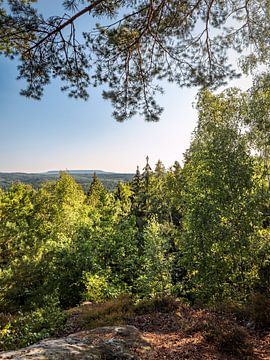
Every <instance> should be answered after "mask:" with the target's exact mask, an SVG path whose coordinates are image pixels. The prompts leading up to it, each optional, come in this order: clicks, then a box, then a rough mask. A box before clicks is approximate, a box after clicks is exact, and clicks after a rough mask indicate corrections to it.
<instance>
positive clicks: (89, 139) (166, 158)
mask: <svg viewBox="0 0 270 360" xmlns="http://www.w3.org/2000/svg"><path fill="white" fill-rule="evenodd" d="M39 3H40V6H41V7H42V8H43V9H44V10H45V11H46V12H49V11H51V10H55V9H52V8H49V7H48V2H47V5H45V3H46V1H45V0H40V1H39ZM83 21H87V16H86V19H84V20H83ZM16 76H17V71H16V63H15V62H11V61H10V60H7V59H4V58H0V106H1V116H0V171H22V172H40V171H46V170H52V169H102V170H108V171H116V172H117V171H118V172H134V171H135V169H136V166H137V165H140V167H143V166H144V164H145V157H146V155H148V156H149V157H150V162H151V164H154V163H156V162H157V160H158V159H161V160H162V161H163V162H164V164H165V165H166V167H168V166H170V165H172V164H173V162H174V161H175V160H181V159H182V153H183V152H184V151H185V149H186V148H188V145H189V142H190V138H191V133H192V131H193V129H194V127H195V124H196V118H197V114H196V110H195V109H194V108H193V107H192V103H193V102H194V100H195V96H196V89H179V88H178V87H176V86H174V85H167V84H165V95H163V96H161V97H159V100H160V103H161V105H162V106H163V107H164V108H165V110H164V112H163V115H162V118H161V120H160V122H158V123H146V122H144V120H143V119H141V118H139V117H135V118H133V119H132V120H129V121H126V122H124V123H117V122H116V121H115V120H114V119H113V118H112V117H111V112H112V108H111V105H110V103H109V102H107V101H105V100H103V99H102V96H101V91H100V90H97V89H93V90H90V99H89V100H88V101H87V102H84V101H82V100H73V99H70V98H68V97H67V95H66V94H65V93H61V91H60V90H59V84H57V83H52V84H51V85H49V86H48V87H47V89H46V91H45V95H44V97H43V98H42V100H41V101H34V100H29V99H26V98H24V97H22V96H20V95H19V91H20V89H21V88H22V87H23V83H22V82H20V81H18V80H16ZM248 83H249V82H248V81H247V80H246V79H240V80H237V81H235V82H234V83H233V84H232V85H239V86H241V87H244V88H245V87H247V85H248Z"/></svg>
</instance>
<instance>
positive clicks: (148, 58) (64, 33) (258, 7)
mask: <svg viewBox="0 0 270 360" xmlns="http://www.w3.org/2000/svg"><path fill="white" fill-rule="evenodd" d="M32 3H35V1H32V0H1V2H0V51H1V52H2V54H4V55H6V56H9V57H14V56H15V57H18V58H19V60H20V65H19V77H20V78H23V79H25V80H26V81H27V87H26V88H25V89H24V90H22V92H21V93H22V94H23V95H25V96H28V97H32V98H35V99H40V98H41V97H42V95H43V91H44V87H45V86H46V85H48V84H49V83H50V81H51V79H52V78H59V79H60V80H61V81H62V82H63V86H62V90H64V91H68V93H69V96H72V97H75V98H78V97H79V98H83V99H87V97H88V91H89V88H91V87H96V86H102V87H103V89H104V88H105V90H104V93H103V95H104V98H106V99H109V100H110V101H111V102H112V104H113V107H114V112H113V115H114V117H115V118H116V119H117V120H118V121H123V120H125V119H127V118H130V117H132V116H133V115H135V114H136V113H138V112H139V113H140V114H141V115H143V116H144V118H145V119H146V120H147V121H157V120H158V119H159V117H160V114H161V112H162V108H161V106H160V105H159V104H158V103H157V101H156V94H157V93H159V92H162V88H161V87H160V80H163V79H166V80H168V81H169V82H174V83H176V84H178V85H179V86H194V85H195V86H200V87H207V86H213V87H217V86H219V85H222V84H224V83H225V82H226V79H230V78H233V77H235V76H238V75H239V74H238V73H237V72H236V71H235V69H234V68H233V66H232V65H231V64H230V62H229V60H228V51H229V50H230V49H234V50H235V51H236V52H238V53H239V54H241V52H242V51H243V50H244V51H245V55H242V56H241V63H242V67H243V69H244V71H246V72H249V71H251V70H253V69H254V67H256V66H257V65H258V64H262V63H263V64H264V65H266V67H267V66H268V65H269V61H268V59H269V26H268V24H269V14H270V11H269V2H268V1H267V0H249V1H246V0H237V1H236V0H230V1H223V0H212V1H204V0H196V1H190V0H188V1H184V2H183V1H178V0H140V1H130V0H129V1H127V0H120V1H112V0H95V1H94V0H93V1H92V0H64V1H62V5H63V14H64V15H62V16H59V15H55V16H51V17H49V18H45V17H44V16H43V15H42V14H40V13H39V12H38V11H37V10H36V6H34V5H33V4H32ZM37 3H38V1H37ZM83 16H89V17H90V19H89V21H87V22H86V23H87V24H88V25H87V26H89V27H86V28H85V29H83V30H82V34H80V35H77V33H78V28H77V21H79V19H80V18H81V17H83ZM249 49H250V51H249ZM252 49H256V51H253V50H252ZM239 56H240V55H239Z"/></svg>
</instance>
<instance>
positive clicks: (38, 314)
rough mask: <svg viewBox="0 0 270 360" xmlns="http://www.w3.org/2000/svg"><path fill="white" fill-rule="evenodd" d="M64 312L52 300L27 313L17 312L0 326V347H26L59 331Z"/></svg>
mask: <svg viewBox="0 0 270 360" xmlns="http://www.w3.org/2000/svg"><path fill="white" fill-rule="evenodd" d="M65 318H66V316H65V314H64V313H63V311H62V310H60V308H59V307H58V306H57V305H55V304H54V303H53V302H51V303H50V302H49V303H48V304H47V305H46V306H44V307H43V308H37V309H36V310H33V311H31V312H28V313H22V312H19V313H18V314H17V316H16V317H14V318H13V319H12V320H10V321H9V322H8V323H6V324H4V325H2V326H1V328H0V349H1V350H12V349H16V348H19V347H26V346H28V345H31V344H33V343H35V342H37V341H39V340H42V339H44V338H46V337H48V336H51V335H54V334H55V333H56V332H57V331H59V330H60V329H61V328H62V326H63V325H64V322H65Z"/></svg>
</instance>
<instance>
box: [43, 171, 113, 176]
mask: <svg viewBox="0 0 270 360" xmlns="http://www.w3.org/2000/svg"><path fill="white" fill-rule="evenodd" d="M60 171H61V170H50V171H47V172H46V173H45V174H49V175H55V174H56V175H58V174H59V172H60ZM65 172H68V173H69V174H94V173H96V174H114V173H113V172H109V171H103V170H65Z"/></svg>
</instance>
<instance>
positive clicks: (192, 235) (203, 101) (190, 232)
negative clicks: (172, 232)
mask: <svg viewBox="0 0 270 360" xmlns="http://www.w3.org/2000/svg"><path fill="white" fill-rule="evenodd" d="M239 99H240V100H239ZM240 104H241V98H240V97H239V96H238V94H237V93H236V92H235V91H229V92H225V93H224V94H221V95H220V96H214V95H212V94H210V93H209V92H205V93H203V94H202V95H201V98H200V101H199V104H198V107H199V110H200V121H199V125H198V127H197V131H196V134H195V138H194V140H193V143H192V145H191V148H190V150H189V151H188V153H187V154H186V163H185V167H184V170H183V174H184V178H185V180H184V183H185V186H184V192H183V199H184V202H185V203H186V207H185V214H184V220H183V227H184V231H183V235H182V236H183V237H182V242H181V246H180V247H181V251H182V253H183V259H182V261H183V264H184V266H185V267H186V268H187V269H188V274H187V277H186V278H187V280H188V281H189V282H190V284H193V286H194V288H193V290H192V291H193V292H194V296H195V297H196V298H201V300H202V301H203V302H205V301H206V302H207V301H214V302H215V301H221V300H224V299H226V298H230V297H233V298H237V297H239V298H241V299H243V298H245V296H246V294H248V293H249V292H250V291H251V288H252V286H254V284H255V281H256V279H257V277H258V268H257V267H256V264H255V262H254V253H253V249H254V247H253V241H254V238H253V234H254V230H255V229H256V226H257V224H258V216H257V211H258V210H259V204H258V202H257V197H256V191H257V190H258V189H257V188H256V183H255V182H254V175H255V167H254V160H253V159H252V157H251V156H250V154H249V149H248V146H247V143H246V140H245V135H244V134H241V131H240V130H241V122H239V119H241V110H242V108H241V106H240ZM189 286H191V285H189Z"/></svg>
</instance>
